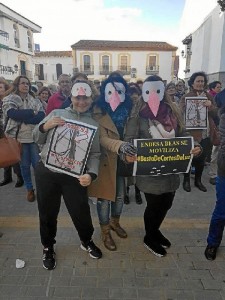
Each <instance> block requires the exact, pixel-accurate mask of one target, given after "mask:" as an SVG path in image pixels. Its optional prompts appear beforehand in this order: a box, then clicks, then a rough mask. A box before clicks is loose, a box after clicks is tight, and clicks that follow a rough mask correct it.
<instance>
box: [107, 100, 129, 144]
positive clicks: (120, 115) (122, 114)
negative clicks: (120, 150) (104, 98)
mask: <svg viewBox="0 0 225 300" xmlns="http://www.w3.org/2000/svg"><path fill="white" fill-rule="evenodd" d="M106 112H107V113H108V115H109V116H110V117H111V119H112V121H113V123H114V124H115V126H116V129H117V130H118V132H119V135H120V138H121V139H123V132H124V127H125V124H126V121H127V118H128V116H129V110H128V108H127V107H126V106H124V105H123V103H122V104H120V105H119V106H118V107H117V108H116V110H115V111H112V109H111V107H110V105H109V104H108V103H107V106H106Z"/></svg>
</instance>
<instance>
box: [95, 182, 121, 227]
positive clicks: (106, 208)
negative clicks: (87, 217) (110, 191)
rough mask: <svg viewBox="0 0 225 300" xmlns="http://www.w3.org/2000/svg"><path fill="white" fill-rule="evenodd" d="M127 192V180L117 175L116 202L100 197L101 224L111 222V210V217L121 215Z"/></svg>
mask: <svg viewBox="0 0 225 300" xmlns="http://www.w3.org/2000/svg"><path fill="white" fill-rule="evenodd" d="M124 192H125V180H124V177H121V176H117V178H116V199H115V202H113V201H110V200H105V199H100V198H99V199H98V202H97V212H98V218H99V223H100V224H101V225H107V224H109V220H110V210H111V217H120V215H121V213H122V210H123V202H124Z"/></svg>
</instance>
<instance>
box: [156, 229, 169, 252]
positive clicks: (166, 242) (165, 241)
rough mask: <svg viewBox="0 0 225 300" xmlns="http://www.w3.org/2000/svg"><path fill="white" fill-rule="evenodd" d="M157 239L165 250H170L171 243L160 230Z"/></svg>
mask: <svg viewBox="0 0 225 300" xmlns="http://www.w3.org/2000/svg"><path fill="white" fill-rule="evenodd" d="M155 238H156V240H157V242H158V243H159V244H160V245H161V246H162V247H163V248H164V249H168V248H169V247H170V246H171V242H170V241H169V240H168V239H167V238H166V237H165V236H164V235H163V234H162V233H161V231H160V230H158V231H157V234H156V236H155Z"/></svg>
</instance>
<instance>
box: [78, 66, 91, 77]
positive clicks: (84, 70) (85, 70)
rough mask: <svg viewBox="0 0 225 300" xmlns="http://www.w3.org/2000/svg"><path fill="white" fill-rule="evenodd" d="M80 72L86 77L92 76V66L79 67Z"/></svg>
mask: <svg viewBox="0 0 225 300" xmlns="http://www.w3.org/2000/svg"><path fill="white" fill-rule="evenodd" d="M80 72H81V73H84V74H86V75H93V74H94V66H88V67H87V66H80Z"/></svg>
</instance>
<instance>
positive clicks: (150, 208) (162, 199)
mask: <svg viewBox="0 0 225 300" xmlns="http://www.w3.org/2000/svg"><path fill="white" fill-rule="evenodd" d="M174 196H175V192H172V193H164V194H161V195H154V194H147V193H145V199H146V201H147V206H146V208H145V212H144V223H145V232H146V235H145V238H146V239H151V240H154V238H155V236H156V234H157V231H158V230H159V227H160V225H161V224H162V222H163V220H164V219H165V217H166V214H167V212H168V210H169V209H170V208H171V206H172V203H173V199H174Z"/></svg>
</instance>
